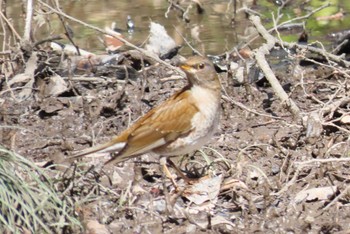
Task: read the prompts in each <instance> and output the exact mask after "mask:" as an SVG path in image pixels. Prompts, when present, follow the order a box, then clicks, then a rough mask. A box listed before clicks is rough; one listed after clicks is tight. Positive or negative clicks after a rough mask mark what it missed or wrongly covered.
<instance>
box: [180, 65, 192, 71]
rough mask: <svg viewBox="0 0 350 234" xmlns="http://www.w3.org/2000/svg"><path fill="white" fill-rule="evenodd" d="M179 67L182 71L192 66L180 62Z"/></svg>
mask: <svg viewBox="0 0 350 234" xmlns="http://www.w3.org/2000/svg"><path fill="white" fill-rule="evenodd" d="M180 68H181V69H182V70H184V71H189V70H190V69H191V68H192V67H191V66H189V65H187V64H182V65H181V66H180Z"/></svg>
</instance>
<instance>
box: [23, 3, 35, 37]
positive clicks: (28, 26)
mask: <svg viewBox="0 0 350 234" xmlns="http://www.w3.org/2000/svg"><path fill="white" fill-rule="evenodd" d="M33 5H34V2H33V0H27V12H26V21H25V22H26V23H25V27H24V34H23V39H24V40H25V41H30V34H31V30H32V20H33Z"/></svg>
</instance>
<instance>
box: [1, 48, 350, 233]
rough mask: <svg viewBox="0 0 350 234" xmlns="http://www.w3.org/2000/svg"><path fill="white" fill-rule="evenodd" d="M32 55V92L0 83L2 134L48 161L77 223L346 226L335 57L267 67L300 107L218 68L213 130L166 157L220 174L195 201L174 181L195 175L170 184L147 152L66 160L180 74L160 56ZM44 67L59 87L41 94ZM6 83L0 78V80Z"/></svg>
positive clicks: (165, 90)
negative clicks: (86, 58)
mask: <svg viewBox="0 0 350 234" xmlns="http://www.w3.org/2000/svg"><path fill="white" fill-rule="evenodd" d="M38 55H39V62H38V68H37V70H36V76H35V77H36V78H35V85H34V87H35V89H34V90H32V92H31V95H30V96H29V97H28V98H26V99H24V100H18V99H17V98H16V97H17V96H16V95H18V93H19V92H20V91H21V89H15V86H12V87H11V88H12V91H11V92H7V93H6V94H4V93H2V96H1V101H2V105H1V106H0V120H1V127H2V130H1V134H2V138H1V139H2V141H1V144H2V145H4V146H6V147H7V148H9V149H11V150H13V151H15V152H17V153H19V154H21V155H23V156H26V157H27V158H30V159H31V160H33V161H34V162H36V163H37V164H38V165H41V166H42V167H48V166H50V168H51V171H52V178H55V179H57V183H56V189H57V191H60V192H64V194H65V196H70V197H72V198H73V199H74V200H75V201H76V203H75V204H74V207H75V211H76V215H78V216H79V217H80V220H81V221H82V223H83V224H84V229H85V231H86V230H87V231H86V233H88V231H90V232H89V233H95V232H93V231H96V230H99V231H101V233H122V232H123V233H163V232H164V233H349V230H350V206H349V199H350V189H349V184H350V170H349V167H350V162H349V144H350V143H349V131H350V127H349V122H348V120H346V116H349V108H350V102H349V100H348V99H349V87H350V85H349V79H348V78H347V76H346V75H344V74H342V73H341V71H342V69H343V68H342V67H339V66H332V67H330V66H324V65H323V64H322V63H321V64H316V63H310V64H308V65H305V66H301V65H300V60H298V59H296V57H297V56H296V55H292V56H293V58H290V59H289V63H288V64H287V65H282V66H277V68H275V70H274V71H275V73H276V75H277V78H278V79H279V82H280V83H281V85H282V86H283V87H284V89H285V90H286V91H287V93H288V94H289V96H290V98H291V99H292V100H293V101H294V102H295V103H296V104H297V106H298V107H299V108H300V110H301V116H297V117H293V116H292V114H291V113H290V112H289V111H288V110H287V109H286V108H285V105H284V104H283V103H281V101H280V100H279V99H278V98H277V97H276V96H275V95H274V90H273V89H272V88H271V86H270V85H269V83H268V82H267V81H266V80H265V79H264V78H262V79H261V80H259V81H251V82H248V81H244V82H241V83H238V82H237V81H236V80H235V78H234V73H235V71H231V70H229V71H228V72H221V73H220V79H221V82H222V87H223V92H222V94H223V98H222V115H221V121H220V129H219V130H218V132H217V133H216V135H215V137H214V138H213V140H212V141H211V142H210V143H208V144H207V146H206V147H204V148H203V149H201V151H198V152H194V153H193V154H191V155H188V156H183V157H178V158H175V159H174V161H175V162H176V164H177V165H179V167H180V168H181V169H182V170H183V172H184V173H186V174H188V175H189V176H191V177H194V178H202V179H203V178H217V176H219V175H221V176H222V178H223V181H222V182H221V183H220V187H221V189H220V192H219V193H218V195H216V196H215V197H214V198H212V199H209V200H208V201H206V202H203V203H202V204H195V203H193V202H190V201H189V198H188V196H187V195H186V194H185V193H184V191H183V190H184V189H188V188H190V187H191V186H193V185H189V184H187V183H185V182H183V180H182V179H181V178H179V177H177V175H176V173H173V174H174V177H175V181H176V182H177V183H178V184H179V188H178V189H177V190H175V188H174V186H173V185H172V184H171V183H170V180H169V179H163V178H162V173H161V172H160V170H159V161H158V158H157V157H155V156H154V155H143V156H142V157H139V158H135V159H131V160H129V161H126V162H124V163H122V164H118V165H107V166H106V167H104V168H102V169H101V168H100V165H101V163H103V162H105V161H107V160H108V159H109V158H110V156H109V155H103V156H97V155H92V156H87V157H84V158H83V159H81V160H78V161H75V162H74V161H73V160H71V159H69V155H72V154H73V152H75V151H77V150H81V149H85V148H87V147H90V146H92V145H96V144H99V143H103V142H105V141H107V140H109V139H110V138H111V137H113V136H114V135H116V134H118V133H119V132H121V131H122V130H123V129H125V128H127V127H128V126H129V125H130V124H131V123H132V122H133V121H135V120H136V119H137V118H138V117H139V116H141V115H142V114H145V113H146V112H147V111H148V110H149V109H150V108H152V107H153V106H155V105H157V104H158V103H160V102H162V101H163V100H165V99H166V98H167V97H168V96H170V95H171V94H173V93H174V92H175V91H176V90H178V89H180V88H181V87H183V86H184V85H185V83H186V80H185V79H168V78H172V77H174V76H177V74H176V72H175V71H174V70H171V69H169V68H166V67H165V66H163V65H161V64H156V63H152V62H149V65H148V66H147V67H143V66H140V64H137V63H138V62H140V61H137V60H135V59H134V58H133V57H132V56H131V57H130V56H128V52H125V53H124V56H125V57H124V58H123V59H119V60H116V61H114V60H111V61H114V64H113V63H110V64H108V65H106V64H103V66H102V65H100V64H98V65H91V64H89V66H88V67H86V66H84V69H81V70H79V65H77V68H76V69H73V70H72V71H70V72H69V71H68V70H69V69H67V68H63V69H61V70H59V69H57V67H55V66H48V67H49V68H48V67H47V66H45V69H42V68H41V67H40V64H43V61H47V60H45V59H47V58H50V59H52V58H54V57H55V55H53V54H48V55H47V54H44V53H42V52H40V53H39V54H38ZM167 62H168V63H170V64H176V58H175V59H172V60H170V61H169V60H168V61H167ZM222 62H224V63H225V62H226V63H229V62H230V61H225V60H224V61H222ZM146 63H147V61H146ZM85 65H86V64H85ZM124 65H125V66H126V67H128V68H129V70H128V73H127V74H125V70H123V66H124ZM118 66H119V67H118ZM243 66H244V65H243ZM23 67H25V66H23ZM50 69H51V70H50ZM116 69H117V70H118V71H119V73H118V72H116ZM22 71H23V70H22ZM19 73H21V68H19V69H18V70H17V74H19ZM53 74H57V75H58V76H60V77H61V78H62V79H63V80H64V82H65V83H66V84H67V87H68V88H67V90H65V91H64V92H62V93H59V94H54V95H52V94H50V92H49V91H50V89H51V88H50V87H51V86H50V87H48V86H49V83H50V79H51V78H52V77H53ZM18 87H21V86H20V85H18ZM7 88H8V87H6V84H5V83H3V84H2V88H1V90H2V91H3V90H6V89H7ZM346 98H347V99H346ZM312 113H313V114H312ZM209 165H210V166H209ZM172 172H174V171H172ZM199 180H201V179H199ZM193 183H194V184H196V183H198V181H196V182H193ZM316 188H319V190H317V189H316ZM181 192H182V193H181ZM75 228H76V229H75ZM75 228H73V227H72V230H71V232H74V233H76V232H85V231H82V230H83V229H79V228H77V227H75ZM102 231H105V232H102ZM96 233H97V232H96Z"/></svg>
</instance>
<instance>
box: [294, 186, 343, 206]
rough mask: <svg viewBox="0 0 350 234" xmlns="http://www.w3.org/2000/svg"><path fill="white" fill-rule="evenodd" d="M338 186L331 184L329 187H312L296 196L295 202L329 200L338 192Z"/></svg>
mask: <svg viewBox="0 0 350 234" xmlns="http://www.w3.org/2000/svg"><path fill="white" fill-rule="evenodd" d="M337 190H338V188H337V186H329V187H320V188H311V189H307V190H304V191H301V192H299V193H298V194H297V195H296V196H295V198H294V201H295V203H300V202H302V201H308V202H311V201H320V200H328V199H329V198H330V197H331V196H333V195H334V194H335V193H336V192H337Z"/></svg>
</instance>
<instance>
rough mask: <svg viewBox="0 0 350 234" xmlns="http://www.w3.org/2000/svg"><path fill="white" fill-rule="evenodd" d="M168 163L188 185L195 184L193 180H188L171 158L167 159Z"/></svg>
mask: <svg viewBox="0 0 350 234" xmlns="http://www.w3.org/2000/svg"><path fill="white" fill-rule="evenodd" d="M166 162H167V163H168V164H169V165H170V166H171V167H172V168H174V169H175V171H176V173H177V174H178V175H179V176H180V177H181V178H182V179H183V180H184V181H185V182H186V183H188V184H191V183H192V182H193V179H191V178H188V177H187V176H186V175H185V174H184V173H182V171H181V170H180V169H179V168H178V167H177V166H176V165H175V163H174V162H173V161H171V160H170V159H169V158H166Z"/></svg>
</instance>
